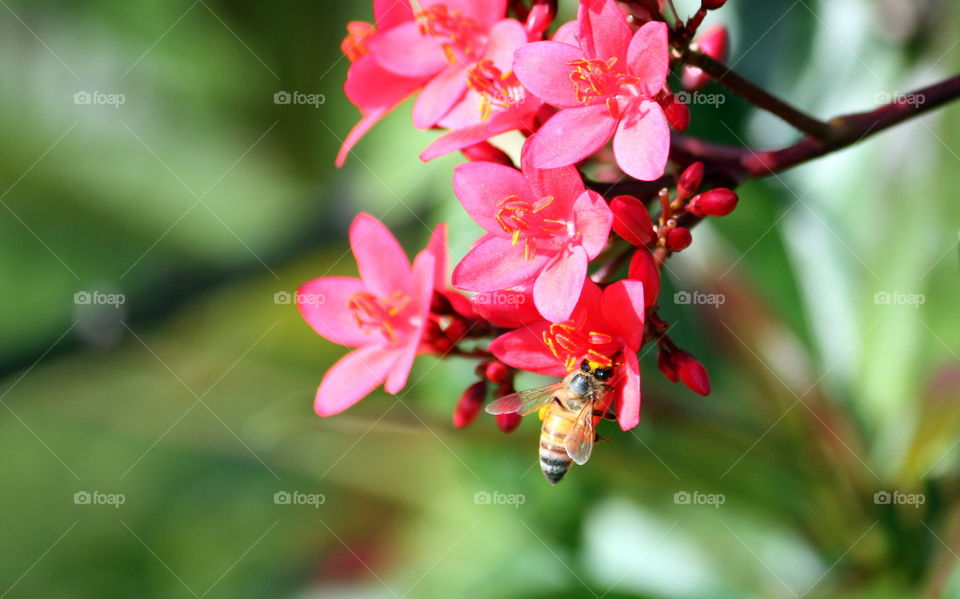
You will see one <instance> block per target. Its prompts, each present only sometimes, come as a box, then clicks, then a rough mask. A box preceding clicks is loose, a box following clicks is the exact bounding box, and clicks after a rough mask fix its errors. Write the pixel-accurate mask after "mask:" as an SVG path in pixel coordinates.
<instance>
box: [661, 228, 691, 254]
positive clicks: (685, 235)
mask: <svg viewBox="0 0 960 599" xmlns="http://www.w3.org/2000/svg"><path fill="white" fill-rule="evenodd" d="M692 242H693V236H691V235H690V229H688V228H686V227H677V228H675V229H671V230H670V232H669V233H667V241H666V243H667V249H668V250H670V251H671V252H679V251H680V250H683V249H686V248H688V247H690V244H691V243H692Z"/></svg>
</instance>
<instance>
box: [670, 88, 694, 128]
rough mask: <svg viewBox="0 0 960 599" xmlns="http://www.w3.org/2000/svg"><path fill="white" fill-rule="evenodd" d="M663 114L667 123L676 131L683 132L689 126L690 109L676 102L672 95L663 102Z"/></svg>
mask: <svg viewBox="0 0 960 599" xmlns="http://www.w3.org/2000/svg"><path fill="white" fill-rule="evenodd" d="M663 114H664V115H665V116H666V117H667V123H668V124H669V125H670V126H671V127H672V128H674V129H676V130H677V131H683V130H684V129H686V128H687V125H689V124H690V109H689V108H687V105H686V104H683V103H682V102H679V101H677V97H676V96H674V95H673V94H670V95H669V96H668V98H667V100H666V101H665V102H664V104H663Z"/></svg>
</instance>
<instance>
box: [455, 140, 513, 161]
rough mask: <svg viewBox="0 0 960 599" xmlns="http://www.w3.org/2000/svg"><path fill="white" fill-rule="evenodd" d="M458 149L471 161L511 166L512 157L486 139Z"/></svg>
mask: <svg viewBox="0 0 960 599" xmlns="http://www.w3.org/2000/svg"><path fill="white" fill-rule="evenodd" d="M460 151H461V152H462V153H463V155H464V156H465V157H466V158H467V160H470V161H471V162H496V163H497V164H503V165H506V166H513V159H512V158H510V156H509V155H507V153H506V152H504V151H503V150H501V149H500V148H497V147H496V146H494V145H493V144H491V143H489V142H486V141H481V142H480V143H475V144H473V145H472V146H467V147H465V148H463V149H461V150H460Z"/></svg>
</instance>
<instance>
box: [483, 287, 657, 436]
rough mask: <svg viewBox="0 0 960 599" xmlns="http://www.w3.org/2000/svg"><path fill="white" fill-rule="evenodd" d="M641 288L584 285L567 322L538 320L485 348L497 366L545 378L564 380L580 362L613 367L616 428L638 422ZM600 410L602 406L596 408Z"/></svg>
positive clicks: (641, 314) (641, 338) (609, 398)
mask: <svg viewBox="0 0 960 599" xmlns="http://www.w3.org/2000/svg"><path fill="white" fill-rule="evenodd" d="M643 333H644V297H643V283H641V282H639V281H630V280H623V281H617V282H616V283H614V284H612V285H610V286H609V287H607V288H606V289H604V290H603V291H601V290H600V287H599V286H597V284H596V283H594V282H593V281H590V280H587V281H586V283H585V284H584V287H583V293H582V295H581V297H580V301H579V302H578V303H577V306H576V308H575V309H574V311H573V314H572V315H571V316H570V319H569V320H567V321H565V322H562V323H552V322H547V321H545V320H541V321H539V322H536V323H532V324H529V325H526V326H524V327H521V328H519V329H516V330H514V331H510V332H509V333H505V334H503V335H501V336H500V337H497V338H496V339H495V340H494V341H493V342H492V343H491V344H490V351H491V352H492V353H493V355H494V356H496V357H497V359H498V360H500V361H501V362H503V363H504V364H507V365H509V366H513V367H514V368H519V369H521V370H528V371H531V372H535V373H538V374H544V375H547V376H557V377H559V376H564V375H566V374H567V373H568V372H570V371H571V370H574V369H575V368H576V367H577V366H578V365H579V364H580V362H581V361H583V360H589V361H591V362H593V363H595V364H598V365H600V366H602V367H608V366H613V367H614V382H613V385H614V391H613V393H610V394H609V395H608V397H607V401H608V402H610V401H612V402H613V405H614V411H615V412H616V414H617V420H618V421H619V423H620V428H622V429H623V430H629V429H631V428H633V427H634V426H636V425H637V423H638V422H640V363H639V361H638V360H637V351H638V350H639V349H640V347H641V346H642V345H643ZM601 407H602V406H601Z"/></svg>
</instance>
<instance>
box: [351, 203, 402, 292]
mask: <svg viewBox="0 0 960 599" xmlns="http://www.w3.org/2000/svg"><path fill="white" fill-rule="evenodd" d="M350 247H351V248H352V249H353V256H354V258H356V260H357V269H358V270H359V271H360V277H361V278H362V279H363V282H364V284H365V285H366V287H367V291H369V292H370V293H372V294H374V295H380V296H387V295H390V294H391V293H393V292H395V291H403V292H404V293H410V292H411V288H410V287H411V281H410V262H409V261H408V260H407V255H406V254H405V253H404V252H403V248H401V247H400V244H399V243H397V239H396V238H395V237H394V236H393V234H392V233H390V231H389V230H388V229H387V228H386V227H385V226H383V224H382V223H381V222H380V221H378V220H377V219H375V218H374V217H372V216H370V215H369V214H365V213H362V212H361V213H360V214H358V215H357V216H356V218H354V219H353V223H352V224H351V225H350Z"/></svg>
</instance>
